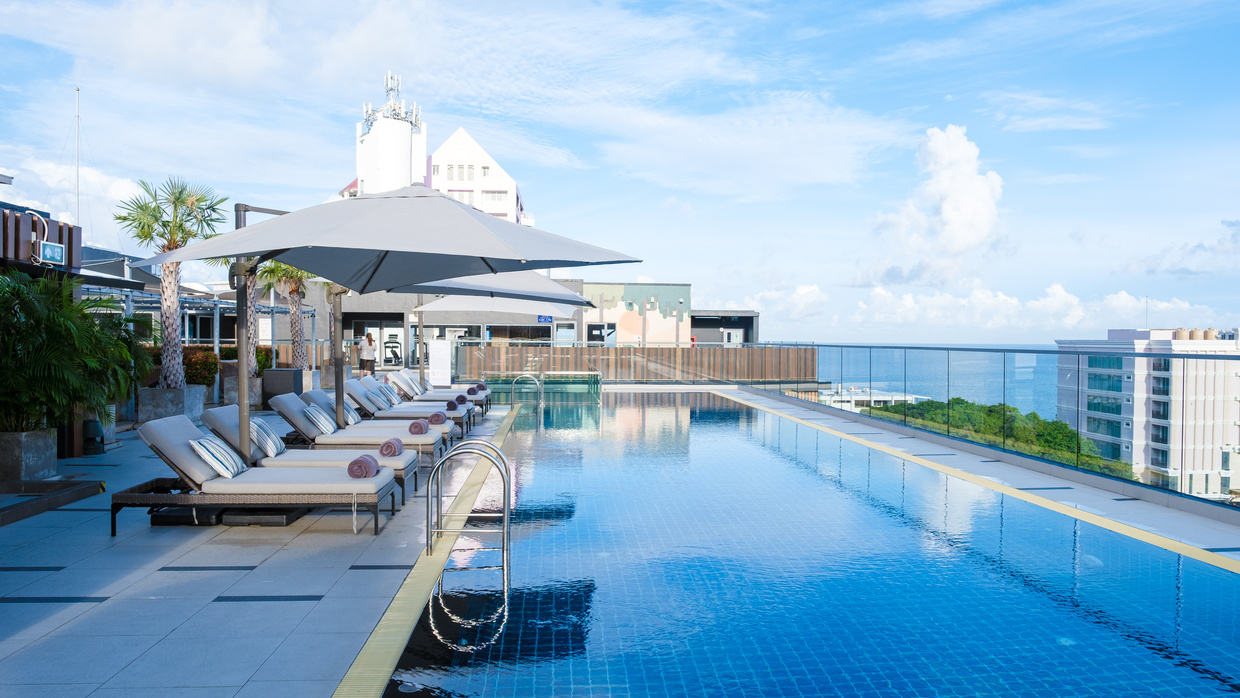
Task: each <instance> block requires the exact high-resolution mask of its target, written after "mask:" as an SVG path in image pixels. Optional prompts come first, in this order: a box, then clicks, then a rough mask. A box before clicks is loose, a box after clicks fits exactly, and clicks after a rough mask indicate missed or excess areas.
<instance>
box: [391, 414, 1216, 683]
mask: <svg viewBox="0 0 1240 698" xmlns="http://www.w3.org/2000/svg"><path fill="white" fill-rule="evenodd" d="M527 410H528V411H527V412H526V413H525V414H524V416H522V417H519V418H518V422H517V429H516V430H515V431H514V433H513V434H512V435H510V436H509V441H508V444H507V445H506V448H505V450H507V451H508V452H510V453H513V454H517V456H516V465H515V466H514V468H515V471H516V472H515V473H514V481H515V484H514V487H515V491H516V502H517V505H516V513H515V515H514V526H513V532H514V535H513V543H512V557H511V581H512V589H511V593H510V594H509V598H508V617H507V622H506V624H505V625H504V626H503V629H502V631H499V632H498V634H497V631H498V630H499V627H498V625H497V624H495V623H490V624H488V623H482V624H479V625H477V626H471V625H468V624H466V625H462V624H459V623H456V622H455V621H453V619H452V617H451V616H449V615H448V612H451V613H452V614H453V615H455V616H456V617H457V618H462V619H471V618H485V617H487V616H489V615H490V614H492V613H494V612H495V611H496V610H497V609H498V608H499V606H498V604H499V603H500V599H501V597H502V594H501V593H500V587H499V583H498V582H499V576H498V575H497V574H496V573H495V572H489V571H472V572H456V573H449V574H447V576H446V577H445V589H446V593H445V596H444V599H443V603H442V605H434V606H433V608H432V610H431V612H430V614H429V617H428V613H426V612H424V613H423V616H422V619H421V620H420V621H419V623H418V627H417V629H416V630H415V632H414V635H413V637H411V638H410V641H409V645H408V647H407V648H406V650H405V652H404V654H403V656H402V659H401V663H400V665H399V667H398V669H397V672H396V674H395V676H394V677H393V680H392V681H391V683H390V684H389V687H388V691H387V693H386V694H385V695H391V696H399V695H411V694H412V695H423V696H605V695H606V696H647V695H650V696H733V695H746V696H801V695H807V696H816V695H841V696H983V695H987V696H988V695H1001V696H1207V695H1219V694H1227V693H1235V692H1237V691H1240V637H1238V636H1237V635H1238V634H1237V630H1236V623H1237V622H1238V621H1240V615H1238V614H1237V608H1236V606H1237V599H1238V598H1240V594H1238V593H1237V592H1240V575H1235V574H1233V573H1230V572H1227V571H1225V570H1222V569H1219V568H1216V567H1213V566H1210V565H1208V564H1205V563H1202V562H1199V561H1196V560H1193V559H1191V558H1183V557H1181V556H1178V555H1176V554H1174V553H1171V552H1168V551H1166V550H1163V549H1161V548H1156V547H1153V546H1150V545H1147V544H1145V543H1141V542H1138V541H1135V540H1133V539H1130V538H1127V537H1125V536H1122V535H1119V534H1116V533H1113V532H1110V531H1107V530H1105V529H1102V528H1099V527H1096V526H1093V525H1091V524H1087V523H1081V522H1079V521H1077V520H1075V519H1072V518H1070V517H1066V516H1062V515H1060V514H1057V513H1054V512H1051V511H1048V510H1045V509H1042V508H1040V507H1037V506H1036V505H1033V504H1029V503H1027V502H1023V501H1020V500H1017V499H1013V498H1010V497H1006V496H1003V495H1000V494H998V493H996V492H994V491H992V490H989V489H986V488H984V487H981V486H978V485H974V484H971V483H968V482H964V481H961V480H957V479H954V478H951V477H949V476H946V475H943V474H941V473H938V472H936V471H934V470H931V469H928V468H925V467H922V466H919V465H916V464H913V463H907V462H905V461H902V460H900V459H898V458H895V457H892V456H889V455H887V454H884V453H880V452H873V451H870V450H869V449H866V448H863V447H861V446H859V445H857V444H855V443H853V442H850V441H847V440H841V439H839V438H837V437H834V436H831V435H829V434H826V433H823V432H821V431H819V430H816V429H813V428H811V427H808V426H805V425H800V424H797V423H795V422H792V421H789V420H785V419H781V418H779V417H776V416H774V415H770V414H768V413H765V412H762V411H760V410H754V409H751V408H748V407H745V406H742V405H739V404H737V403H734V402H732V401H730V400H728V399H726V398H724V397H720V396H716V395H710V394H680V395H673V394H624V393H605V394H604V395H603V396H602V404H601V405H599V406H589V405H586V406H583V405H571V406H568V405H560V406H554V405H553V406H550V407H549V408H548V409H547V410H545V411H544V412H543V414H541V415H539V414H537V410H535V409H532V408H529V407H528V406H527ZM466 538H468V537H466ZM478 538H479V540H481V537H478ZM466 542H467V541H466ZM487 554H490V553H476V554H474V555H473V556H469V555H467V554H458V555H456V556H454V559H455V560H457V561H458V563H459V562H460V561H461V560H465V559H471V560H472V561H473V562H472V564H479V560H480V559H481V558H482V557H484V556H485V555H487ZM451 564H453V563H450V565H451ZM432 603H433V604H436V602H434V601H433V602H432ZM432 625H433V627H432ZM470 646H475V647H479V649H476V650H474V651H463V650H462V649H461V648H462V647H466V648H468V647H470Z"/></svg>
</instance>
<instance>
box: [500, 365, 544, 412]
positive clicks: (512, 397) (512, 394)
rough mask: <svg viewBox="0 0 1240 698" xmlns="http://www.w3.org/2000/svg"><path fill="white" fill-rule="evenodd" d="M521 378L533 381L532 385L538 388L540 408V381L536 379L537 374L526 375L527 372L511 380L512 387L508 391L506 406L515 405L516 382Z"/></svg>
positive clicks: (541, 397) (541, 388)
mask: <svg viewBox="0 0 1240 698" xmlns="http://www.w3.org/2000/svg"><path fill="white" fill-rule="evenodd" d="M522 378H529V379H530V380H532V381H534V385H536V386H538V406H539V407H542V404H543V401H544V398H543V384H542V381H541V380H540V379H539V378H538V375H537V374H534V373H528V372H527V373H522V374H521V375H519V376H517V377H516V378H513V379H512V386H511V388H510V389H509V391H508V404H510V405H515V404H517V381H519V380H521V379H522Z"/></svg>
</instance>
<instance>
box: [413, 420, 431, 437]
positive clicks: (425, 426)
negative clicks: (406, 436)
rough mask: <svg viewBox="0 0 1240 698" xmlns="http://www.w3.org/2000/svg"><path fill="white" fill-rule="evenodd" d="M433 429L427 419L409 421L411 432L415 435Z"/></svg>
mask: <svg viewBox="0 0 1240 698" xmlns="http://www.w3.org/2000/svg"><path fill="white" fill-rule="evenodd" d="M430 430H431V423H430V422H428V421H426V420H425V419H415V420H413V421H412V422H409V433H410V434H413V435H414V436H421V435H422V434H425V433H426V432H428V431H430Z"/></svg>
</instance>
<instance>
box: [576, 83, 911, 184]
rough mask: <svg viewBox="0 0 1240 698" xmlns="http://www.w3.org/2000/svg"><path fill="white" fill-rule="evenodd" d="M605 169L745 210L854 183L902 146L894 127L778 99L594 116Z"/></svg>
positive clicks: (825, 101) (901, 130) (798, 99)
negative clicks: (713, 108)
mask: <svg viewBox="0 0 1240 698" xmlns="http://www.w3.org/2000/svg"><path fill="white" fill-rule="evenodd" d="M595 120H596V122H597V123H598V129H599V130H602V131H605V132H607V133H608V134H609V135H608V137H607V139H606V140H605V141H604V142H603V143H602V144H601V146H600V147H601V149H602V151H603V154H604V156H605V158H606V159H607V161H608V162H609V163H610V164H612V165H613V166H615V167H617V168H619V169H620V170H621V171H623V172H626V173H628V174H629V175H631V176H633V177H637V178H638V179H643V180H645V181H648V182H651V183H652V184H656V185H659V186H664V187H669V188H673V189H686V190H690V191H697V192H702V193H707V194H722V195H727V196H733V197H737V198H739V199H741V200H745V201H757V200H771V199H786V198H791V197H792V196H793V194H794V192H795V190H796V189H797V188H799V187H802V186H805V185H814V184H843V183H849V182H853V181H856V180H857V179H858V178H859V177H860V176H861V175H862V174H863V173H864V172H865V170H866V168H867V166H868V165H869V164H870V163H871V162H872V161H873V159H874V158H875V157H876V156H877V155H878V153H879V152H880V151H882V150H883V149H884V148H887V147H889V146H892V145H895V144H897V143H901V142H903V141H905V139H906V135H905V134H906V133H907V126H906V125H905V124H904V123H903V122H901V121H898V120H895V119H888V118H885V117H878V116H874V115H871V114H869V113H866V112H863V111H859V110H855V109H845V108H843V107H840V106H837V105H835V104H833V103H832V102H831V101H830V99H829V98H828V97H827V96H826V95H820V94H813V93H804V92H778V93H769V94H765V95H762V97H761V98H760V100H759V101H758V102H756V103H754V104H750V105H746V106H741V107H736V108H732V109H727V110H724V111H721V112H717V113H713V114H678V113H673V112H668V111H664V110H656V109H649V108H642V107H630V108H619V109H608V110H606V113H604V112H603V110H599V111H598V112H597V114H596V117H595Z"/></svg>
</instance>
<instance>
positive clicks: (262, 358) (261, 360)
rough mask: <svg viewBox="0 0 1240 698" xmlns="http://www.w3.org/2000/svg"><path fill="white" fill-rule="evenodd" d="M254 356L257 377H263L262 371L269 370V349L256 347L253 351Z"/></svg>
mask: <svg viewBox="0 0 1240 698" xmlns="http://www.w3.org/2000/svg"><path fill="white" fill-rule="evenodd" d="M254 353H255V356H256V357H258V375H260V376H261V375H263V371H266V370H267V369H269V368H271V347H267V346H261V345H260V346H258V347H257V348H256V349H255V350H254Z"/></svg>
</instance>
